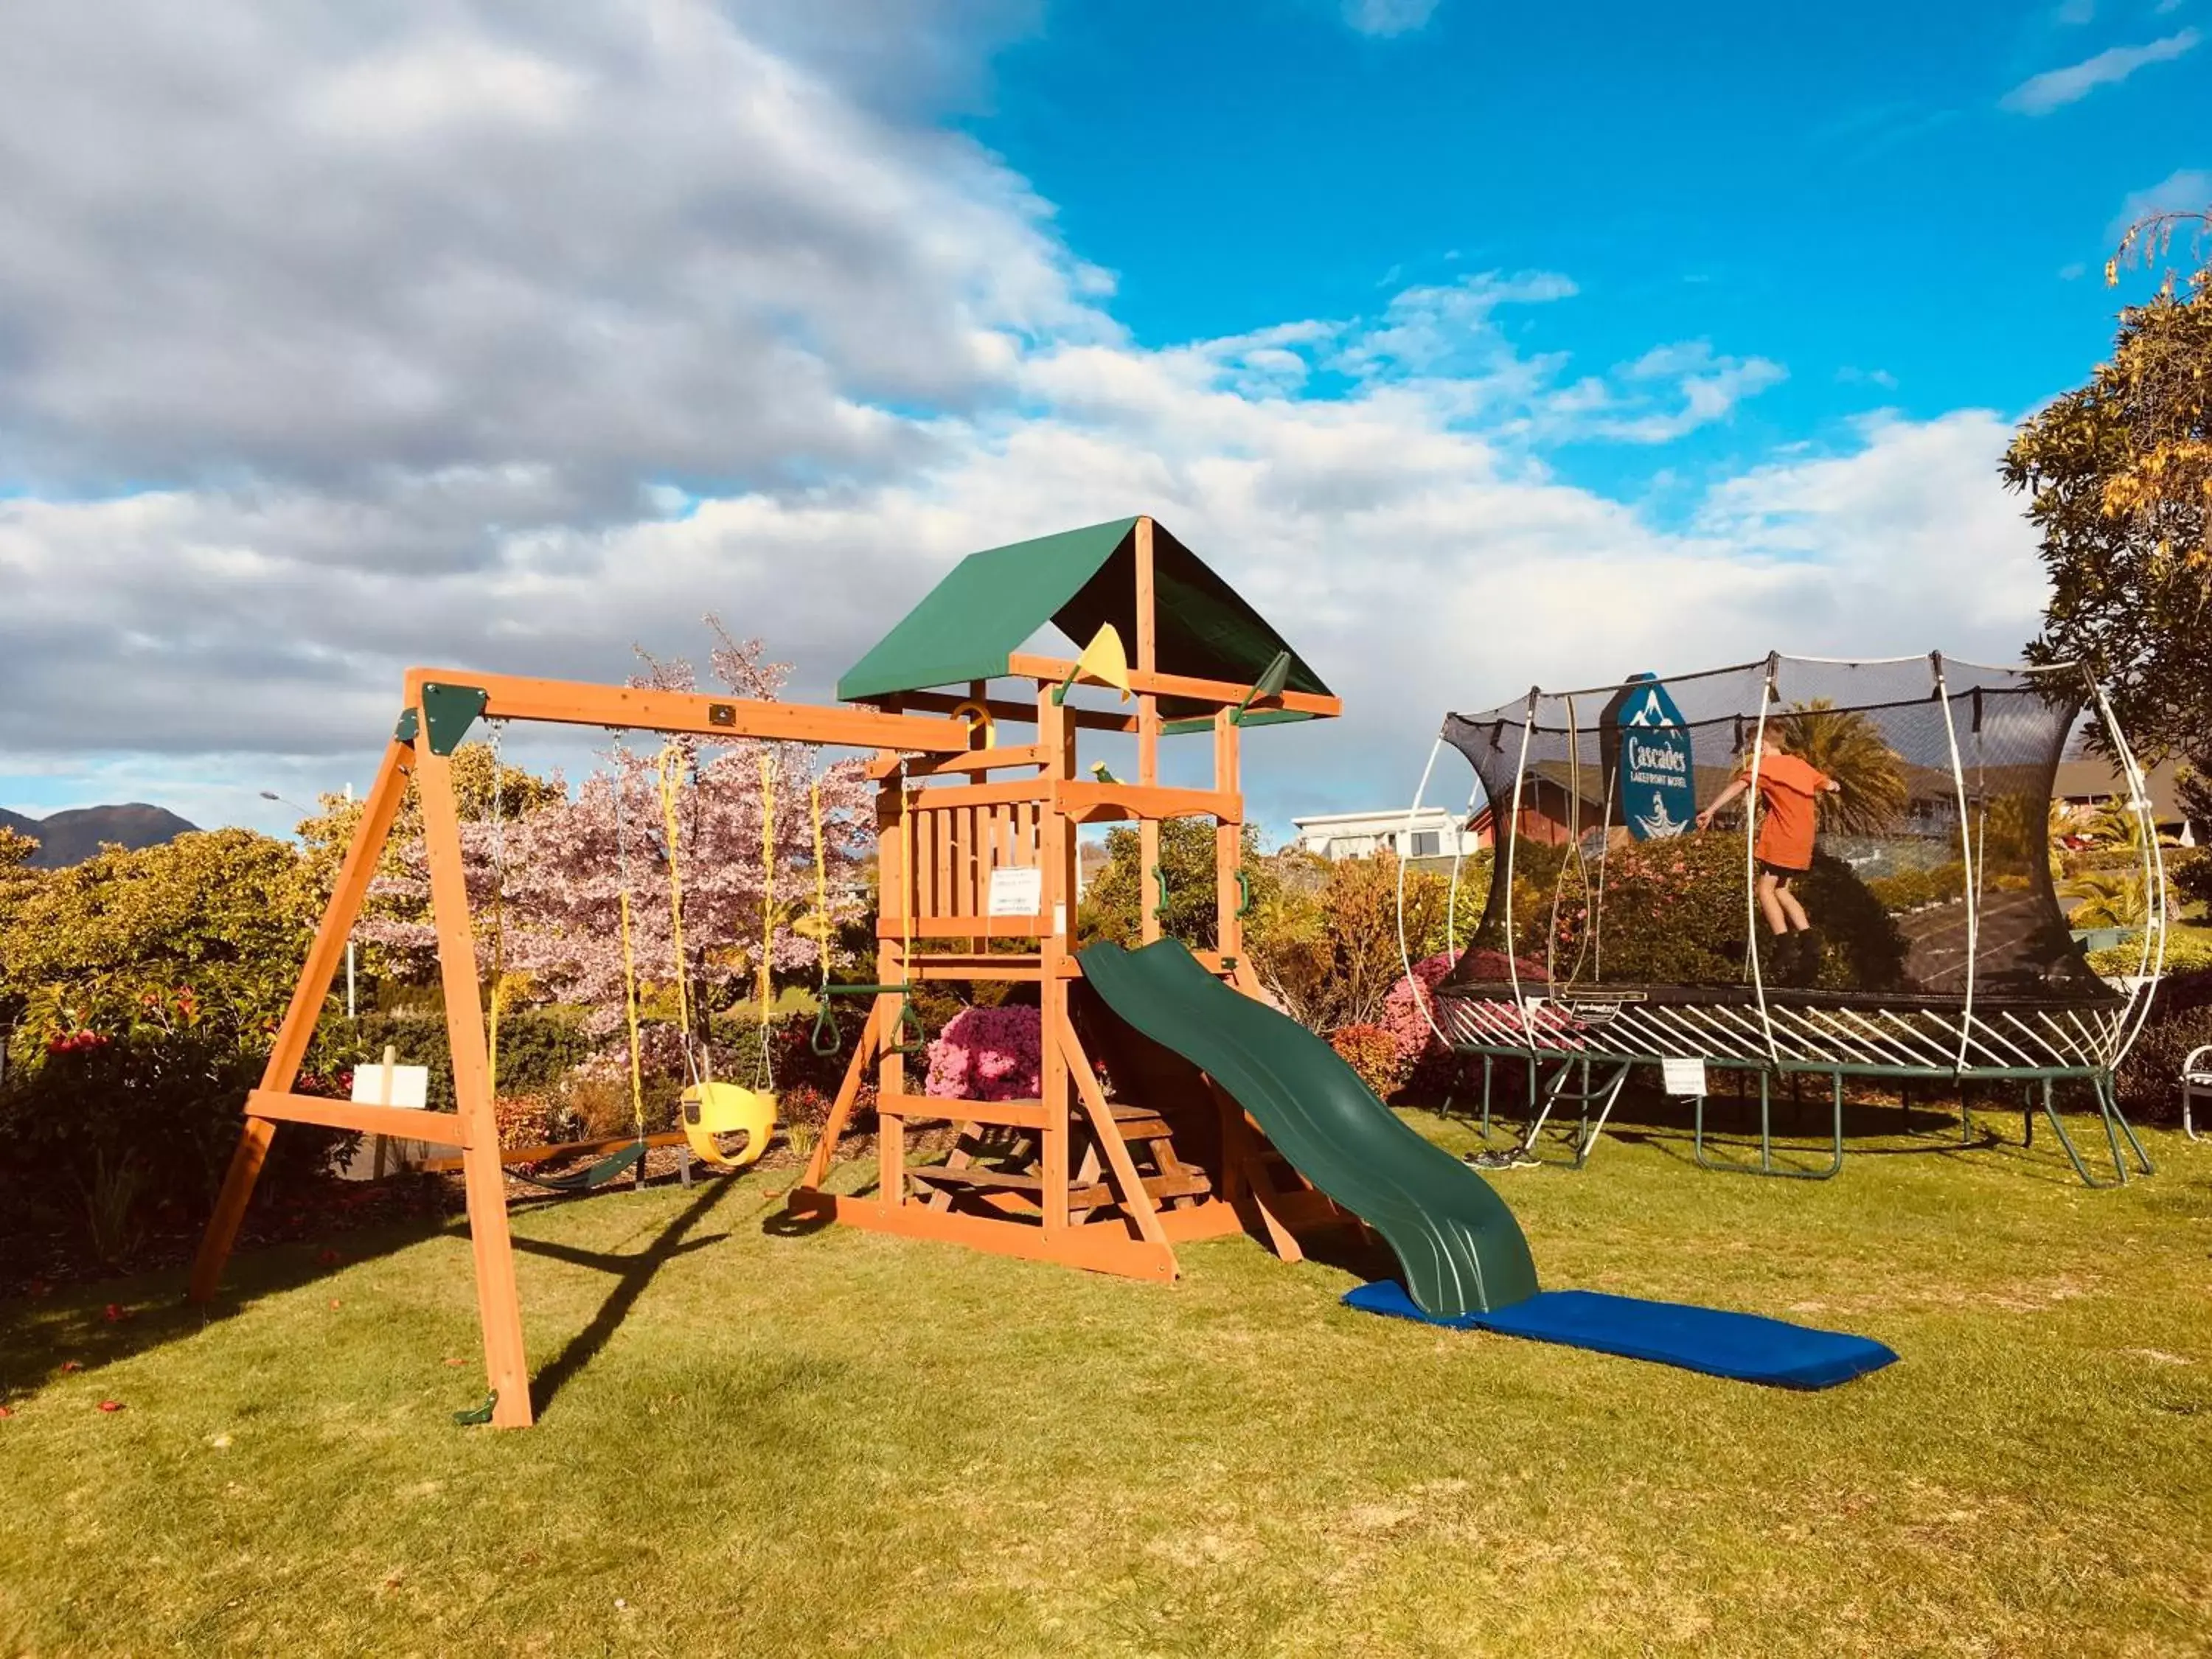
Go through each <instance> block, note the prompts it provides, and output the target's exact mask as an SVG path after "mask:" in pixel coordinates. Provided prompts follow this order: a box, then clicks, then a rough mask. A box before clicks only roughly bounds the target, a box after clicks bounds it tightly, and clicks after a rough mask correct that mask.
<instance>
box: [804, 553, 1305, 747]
mask: <svg viewBox="0 0 2212 1659" xmlns="http://www.w3.org/2000/svg"><path fill="white" fill-rule="evenodd" d="M1136 525H1137V521H1136V520H1134V519H1115V520H1110V521H1109V522H1108V523H1105V524H1095V525H1089V526H1085V527H1084V528H1083V529H1081V530H1066V531H1062V532H1060V533H1059V534H1058V535H1056V536H1040V537H1038V538H1036V540H1034V541H1027V542H1015V543H1012V544H1010V545H1008V546H1006V547H994V548H987V549H986V550H984V551H982V552H981V553H971V554H969V556H967V557H966V558H964V559H963V560H962V561H961V562H959V563H958V564H957V565H955V566H954V567H953V568H952V570H951V574H948V575H947V576H946V577H945V580H943V581H941V582H939V583H938V585H937V586H935V587H934V588H933V589H931V590H930V592H928V594H927V596H926V597H924V599H922V601H921V604H920V605H916V606H915V608H914V610H913V611H910V612H909V613H908V615H907V617H906V619H905V620H904V621H902V622H901V623H899V625H898V626H897V627H896V628H894V629H891V631H890V633H889V634H887V635H884V637H883V639H881V640H880V641H878V642H877V644H876V646H875V647H874V649H872V650H871V651H870V652H869V653H868V654H867V655H866V656H865V657H863V658H861V659H860V661H859V662H857V663H855V664H854V665H853V666H852V667H851V668H850V669H848V671H846V672H845V674H844V676H843V678H841V679H840V680H839V681H838V682H837V695H838V696H839V697H840V698H842V699H843V700H844V701H846V702H861V701H865V700H868V699H872V698H877V697H887V696H895V695H896V694H897V693H899V692H902V691H924V690H933V689H935V688H938V687H941V686H957V685H963V684H966V683H967V682H968V681H969V680H987V679H994V678H997V677H999V676H1000V675H1002V674H1004V673H1006V662H1007V659H1008V658H1009V657H1010V656H1011V655H1012V653H1015V652H1017V651H1019V650H1020V649H1021V648H1022V647H1023V646H1024V644H1025V643H1026V642H1027V641H1029V640H1030V636H1031V635H1034V634H1036V631H1037V630H1038V629H1040V628H1042V627H1043V626H1044V625H1045V624H1046V623H1052V624H1053V625H1054V627H1056V628H1058V629H1060V632H1061V633H1063V634H1065V635H1066V636H1067V638H1068V639H1069V641H1071V642H1073V644H1074V646H1075V647H1077V648H1078V649H1080V648H1081V647H1083V646H1085V645H1087V644H1088V643H1089V642H1090V641H1091V637H1092V636H1093V635H1096V634H1097V631H1098V629H1099V628H1100V626H1101V625H1102V624H1103V623H1113V625H1114V627H1115V629H1116V631H1118V632H1119V633H1120V635H1121V642H1122V644H1123V645H1125V646H1126V647H1128V651H1129V654H1130V656H1131V658H1132V659H1134V658H1135V655H1136V647H1137V615H1136V609H1137V607H1136V551H1135V546H1134V536H1133V532H1134V531H1135V529H1136ZM1152 589H1153V596H1154V600H1155V605H1156V616H1155V622H1154V627H1155V634H1154V640H1155V647H1156V654H1157V660H1158V667H1159V671H1160V672H1161V673H1164V674H1183V675H1188V676H1190V677H1192V678H1198V679H1210V680H1225V681H1227V682H1229V683H1230V684H1235V685H1249V684H1251V683H1252V682H1253V681H1254V680H1255V679H1257V678H1259V676H1260V675H1261V672H1262V671H1264V670H1265V669H1266V668H1267V665H1268V664H1269V663H1270V662H1272V661H1273V660H1274V658H1275V654H1276V653H1278V652H1279V651H1285V650H1288V649H1289V648H1290V647H1288V646H1287V645H1285V643H1284V641H1283V639H1282V637H1281V635H1278V634H1277V633H1276V632H1275V630H1274V629H1272V628H1270V627H1269V626H1268V625H1267V623H1266V622H1265V621H1263V620H1262V619H1261V616H1260V614H1259V612H1257V611H1255V610H1253V609H1252V607H1251V606H1250V605H1247V604H1246V603H1245V602H1244V601H1243V599H1241V598H1240V597H1239V596H1238V595H1237V592H1236V590H1235V589H1233V588H1231V586H1229V584H1228V583H1226V582H1225V581H1223V580H1221V578H1220V577H1218V576H1217V575H1215V574H1213V572H1212V571H1211V570H1209V569H1208V568H1206V565H1205V564H1204V562H1201V561H1200V558H1199V557H1198V556H1197V555H1196V554H1194V553H1193V552H1192V551H1191V550H1189V549H1188V548H1187V547H1185V546H1184V545H1183V544H1182V543H1181V542H1179V541H1177V540H1176V538H1174V537H1173V536H1171V535H1170V534H1169V533H1168V532H1166V530H1165V529H1164V528H1162V527H1161V526H1159V525H1158V523H1155V524H1154V525H1153V526H1152ZM1070 654H1073V653H1070ZM1285 684H1286V687H1287V689H1288V690H1293V691H1304V692H1310V693H1312V694H1314V695H1316V696H1328V695H1329V690H1328V687H1327V686H1326V685H1324V684H1322V682H1321V678H1320V676H1318V675H1317V674H1316V673H1315V672H1314V671H1313V670H1311V669H1310V668H1309V667H1307V666H1306V665H1305V663H1304V661H1303V660H1302V659H1299V657H1298V656H1297V653H1291V673H1290V678H1289V679H1288V681H1287V682H1286V683H1285ZM1160 712H1161V713H1162V714H1163V715H1164V716H1166V717H1167V718H1169V719H1170V720H1172V719H1176V718H1178V717H1182V716H1187V715H1194V714H1205V713H1207V712H1209V710H1208V708H1207V705H1206V704H1203V703H1197V702H1189V701H1188V700H1187V699H1184V698H1179V697H1163V698H1161V699H1160ZM1273 718H1274V719H1277V720H1279V719H1283V718H1285V716H1284V715H1282V714H1274V715H1273Z"/></svg>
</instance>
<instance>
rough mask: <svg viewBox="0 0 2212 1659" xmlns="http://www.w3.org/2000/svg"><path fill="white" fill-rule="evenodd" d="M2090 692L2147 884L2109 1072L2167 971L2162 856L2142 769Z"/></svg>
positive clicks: (2104, 705)
mask: <svg viewBox="0 0 2212 1659" xmlns="http://www.w3.org/2000/svg"><path fill="white" fill-rule="evenodd" d="M2089 689H2090V690H2091V691H2092V692H2093V693H2094V694H2095V696H2096V699H2097V712H2098V714H2100V715H2101V716H2102V717H2103V719H2104V722H2105V733H2106V736H2107V737H2108V738H2111V739H2112V752H2113V754H2115V755H2116V756H2118V757H2119V762H2120V770H2121V772H2122V774H2123V775H2124V776H2125V777H2126V779H2127V781H2128V805H2129V806H2130V808H2131V809H2132V810H2133V811H2134V812H2135V814H2136V823H2138V824H2140V825H2142V832H2143V879H2144V881H2145V882H2146V883H2148V884H2149V885H2148V890H2147V891H2146V892H2145V893H2144V895H2143V907H2144V915H2143V944H2142V955H2141V957H2138V958H2137V962H2136V967H2137V970H2138V971H2137V972H2136V976H2135V984H2134V987H2133V988H2132V989H2130V992H2129V993H2128V1005H2127V1007H2126V1008H2125V1009H2124V1011H2123V1012H2122V1013H2121V1015H2120V1024H2119V1027H2118V1041H2117V1042H2116V1043H2115V1045H2114V1048H2113V1050H2112V1069H2113V1070H2114V1071H2118V1069H2119V1067H2120V1062H2121V1061H2123V1060H2125V1059H2126V1058H2127V1057H2128V1050H2129V1049H2130V1048H2134V1047H2135V1045H2136V1038H2137V1037H2139V1036H2142V1029H2143V1027H2144V1025H2145V1024H2148V1022H2149V1019H2150V1006H2151V995H2150V987H2151V985H2152V983H2153V982H2154V981H2155V980H2156V979H2157V977H2158V975H2160V974H2161V973H2162V972H2164V971H2165V969H2166V854H2165V852H2164V851H2163V849H2161V848H2160V846H2159V844H2158V817H2157V815H2156V814H2155V813H2154V812H2153V811H2151V804H2150V787H2149V785H2148V781H2147V780H2146V779H2145V778H2144V776H2143V770H2142V765H2141V764H2140V763H2138V762H2137V761H2136V752H2135V750H2133V749H2131V748H2130V747H2129V746H2128V739H2127V735H2126V733H2124V732H2122V731H2121V730H2120V723H2119V721H2118V719H2116V718H2115V717H2114V715H2113V714H2112V703H2111V702H2110V701H2109V700H2108V699H2107V698H2106V696H2105V688H2104V687H2103V686H2102V685H2101V684H2099V683H2098V682H2097V680H2096V679H2095V678H2093V677H2092V678H2090V680H2089Z"/></svg>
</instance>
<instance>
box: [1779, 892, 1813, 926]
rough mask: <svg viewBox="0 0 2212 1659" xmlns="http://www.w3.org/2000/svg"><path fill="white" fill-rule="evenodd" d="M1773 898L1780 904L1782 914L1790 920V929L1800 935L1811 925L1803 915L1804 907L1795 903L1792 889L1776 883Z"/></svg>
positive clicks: (1809, 920)
mask: <svg viewBox="0 0 2212 1659" xmlns="http://www.w3.org/2000/svg"><path fill="white" fill-rule="evenodd" d="M1775 897H1776V898H1777V899H1778V900H1779V901H1780V902H1781V906H1782V914H1783V915H1785V916H1787V917H1789V918H1790V927H1793V928H1795V929H1796V931H1797V932H1799V933H1803V932H1804V931H1805V930H1806V929H1807V928H1808V927H1811V926H1812V925H1813V920H1812V918H1811V917H1809V916H1808V915H1806V914H1805V907H1804V906H1803V905H1802V904H1800V903H1798V902H1797V895H1796V891H1795V890H1793V889H1791V888H1788V887H1784V886H1783V885H1782V884H1780V883H1776V884H1775Z"/></svg>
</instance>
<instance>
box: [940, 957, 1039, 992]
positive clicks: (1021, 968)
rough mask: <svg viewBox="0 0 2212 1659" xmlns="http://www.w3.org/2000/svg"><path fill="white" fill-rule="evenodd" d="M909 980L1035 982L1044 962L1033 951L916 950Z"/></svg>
mask: <svg viewBox="0 0 2212 1659" xmlns="http://www.w3.org/2000/svg"><path fill="white" fill-rule="evenodd" d="M906 976H907V978H908V979H909V980H917V979H921V980H947V979H956V980H957V979H981V980H989V981H1004V982H1006V983H1009V984H1034V983H1036V981H1038V980H1040V979H1042V978H1043V977H1044V967H1043V964H1042V963H1041V962H1040V961H1039V960H1038V959H1037V957H1036V955H1035V953H1033V952H1028V951H1024V952H1023V953H1021V954H1019V955H1015V954H1013V953H1012V952H1006V953H1000V952H995V951H962V952H958V953H956V954H953V955H950V956H935V957H926V956H923V955H922V954H921V952H920V951H916V952H915V954H914V956H913V957H912V958H911V959H910V960H909V961H908V963H907V969H906Z"/></svg>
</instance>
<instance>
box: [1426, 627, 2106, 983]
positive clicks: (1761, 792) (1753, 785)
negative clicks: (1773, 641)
mask: <svg viewBox="0 0 2212 1659" xmlns="http://www.w3.org/2000/svg"><path fill="white" fill-rule="evenodd" d="M2089 690H2090V688H2089V685H2088V683H2087V679H2086V678H2085V676H2084V675H2083V674H2082V672H2081V671H2080V670H2079V669H2075V668H2064V669H2054V670H2028V669H2021V668H1991V667H1983V666H1978V665H1972V664H1968V663H1962V662H1958V661H1954V660H1951V659H1934V658H1927V657H1914V658H1908V659H1901V660H1895V661H1885V662H1859V663H1836V662H1823V661H1817V660H1809V659H1796V658H1787V657H1777V658H1771V659H1767V660H1765V661H1763V662H1759V663H1753V664H1749V665H1744V666H1741V667H1737V668H1729V669H1721V670H1717V671H1708V672H1705V673H1699V674H1689V675H1682V676H1679V677H1676V678H1669V679H1663V680H1661V679H1640V680H1634V681H1630V682H1627V683H1625V684H1620V685H1613V686H1601V687H1598V688H1595V689H1594V690H1583V691H1571V692H1551V693H1547V692H1541V691H1539V692H1535V693H1532V694H1531V695H1530V696H1528V697H1524V698H1522V699H1520V700H1518V701H1516V702H1512V703H1510V704H1507V705H1504V707H1501V708H1494V709H1492V710H1490V711H1488V712H1487V713H1485V714H1449V715H1447V716H1446V717H1445V720H1444V729H1443V738H1444V739H1445V741H1447V742H1449V744H1452V745H1453V747H1455V748H1456V749H1457V750H1459V751H1460V753H1462V755H1464V756H1466V757H1467V758H1468V761H1469V762H1470V763H1472V764H1473V765H1474V769H1475V772H1476V774H1477V775H1478V776H1479V778H1480V785H1481V789H1480V793H1481V796H1482V797H1483V798H1484V799H1485V800H1486V805H1484V806H1483V808H1482V811H1481V813H1480V817H1479V818H1478V820H1477V825H1478V827H1479V828H1486V829H1489V830H1490V832H1491V839H1492V845H1493V847H1494V848H1495V852H1494V854H1493V860H1492V879H1491V883H1490V890H1489V894H1488V896H1487V899H1486V901H1485V902H1483V909H1482V917H1481V921H1480V926H1479V927H1478V928H1477V930H1476V932H1475V933H1474V938H1473V941H1472V943H1471V945H1470V946H1469V948H1468V950H1467V951H1465V952H1463V954H1462V957H1461V959H1460V961H1459V962H1458V963H1457V964H1456V965H1455V967H1454V969H1453V970H1452V972H1451V974H1450V975H1449V977H1448V978H1447V979H1446V980H1445V981H1444V983H1443V986H1442V987H1439V988H1440V989H1441V990H1443V991H1444V992H1445V993H1446V994H1449V993H1450V992H1451V991H1453V990H1455V989H1457V990H1459V991H1461V992H1462V994H1472V993H1474V992H1475V991H1476V990H1477V989H1478V987H1480V988H1481V989H1484V990H1490V989H1503V988H1504V987H1508V986H1510V985H1514V984H1517V985H1518V986H1519V987H1520V988H1521V990H1522V993H1523V994H1528V993H1530V992H1532V991H1533V992H1534V993H1536V994H1550V995H1576V994H1594V993H1595V994H1601V993H1603V992H1606V991H1620V992H1626V991H1632V990H1639V989H1641V990H1654V991H1656V990H1673V991H1679V992H1691V993H1696V994H1698V995H1699V1000H1723V1001H1725V1000H1734V999H1735V997H1737V996H1741V997H1742V998H1743V999H1746V1000H1749V999H1751V998H1753V996H1755V995H1757V994H1759V990H1758V989H1756V988H1755V987H1754V981H1753V975H1754V973H1756V975H1757V976H1758V986H1759V987H1763V989H1764V991H1765V994H1767V995H1768V996H1770V997H1784V998H1787V997H1790V996H1792V995H1793V994H1796V995H1805V996H1817V997H1821V998H1835V997H1850V996H1856V995H1869V996H1881V997H1884V998H1891V999H1896V998H1912V999H1923V998H1924V999H1939V1000H1958V999H1963V998H1964V997H1965V996H1966V994H1967V991H1968V981H1969V976H1970V973H1971V978H1972V994H1973V997H1974V1000H1976V1002H1977V1003H1979V1002H1982V1001H1984V1000H1989V1001H1992V1002H2002V1001H2008V1000H2020V1001H2033V1002H2036V1003H2040V1004H2049V1003H2052V1002H2068V1003H2081V1002H2106V1001H2109V1000H2112V999H2113V998H2114V996H2115V993H2113V992H2112V990H2111V989H2110V987H2107V986H2106V983H2105V982H2104V981H2102V980H2101V979H2100V978H2099V977H2098V976H2097V975H2095V974H2094V973H2093V972H2092V971H2090V969H2089V968H2088V967H2087V964H2086V963H2085V962H2084V961H2083V960H2082V957H2081V953H2080V951H2078V950H2077V949H2076V948H2075V945H2074V943H2073V941H2072V939H2071V937H2070V935H2069V933H2068V932H2067V928H2066V924H2065V921H2064V919H2063V916H2062V915H2061V914H2060V911H2059V908H2058V903H2057V897H2056V895H2055V894H2054V892H2053V890H2052V879H2051V780H2052V776H2053V774H2054V772H2055V770H2056V769H2057V764H2058V760H2059V757H2060V754H2061V751H2062V750H2063V748H2064V746H2065V744H2066V740H2067V738H2068V735H2069V732H2071V731H2072V730H2073V728H2074V726H2075V722H2076V720H2077V719H2078V718H2079V716H2080V714H2081V707H2082V703H2083V701H2084V698H2085V696H2086V695H2087V692H2088V691H2089ZM1754 768H1755V769H1756V775H1755V776H1754ZM1826 780H1832V781H1834V782H1835V783H1836V784H1838V785H1839V786H1840V787H1839V788H1838V789H1836V790H1833V791H1830V790H1827V789H1826V788H1824V787H1820V786H1821V783H1822V782H1823V781H1826ZM1716 807H1717V810H1713V809H1716ZM1707 811H1711V819H1710V822H1709V823H1707V824H1706V825H1705V826H1704V827H1700V826H1699V822H1698V817H1699V814H1700V813H1705V812H1707ZM1803 829H1810V830H1811V832H1812V833H1811V835H1810V838H1809V839H1810V844H1809V847H1808V846H1806V845H1805V844H1804V842H1805V837H1804V836H1803V834H1802V830H1803ZM1793 831H1797V832H1798V833H1796V834H1794V835H1793V833H1792V832H1793ZM1754 860H1756V867H1758V868H1761V869H1776V870H1786V871H1788V872H1789V875H1788V880H1787V886H1786V889H1785V891H1786V893H1787V895H1788V897H1789V898H1790V899H1791V900H1794V901H1795V902H1796V905H1797V906H1799V907H1801V908H1802V912H1803V914H1804V915H1805V917H1806V918H1807V919H1808V921H1810V923H1811V935H1810V939H1809V941H1808V940H1806V939H1792V940H1791V942H1790V943H1789V944H1787V945H1778V941H1777V939H1776V938H1775V936H1774V935H1773V933H1772V931H1771V925H1770V923H1769V922H1768V921H1767V920H1766V918H1765V915H1764V914H1763V913H1762V910H1761V903H1760V900H1759V896H1758V894H1757V892H1756V890H1755V889H1756V884H1757V883H1756V877H1755V875H1754ZM1509 872H1510V878H1509ZM1777 902H1782V901H1780V900H1779V899H1778V901H1777ZM1791 920H1793V919H1791V918H1790V917H1789V916H1788V915H1787V914H1786V912H1785V921H1791ZM1753 940H1756V941H1757V942H1758V943H1757V951H1758V955H1757V957H1756V959H1755V960H1754V958H1753V956H1752V954H1751V952H1750V951H1749V950H1748V949H1747V945H1748V943H1749V942H1750V941H1753Z"/></svg>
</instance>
